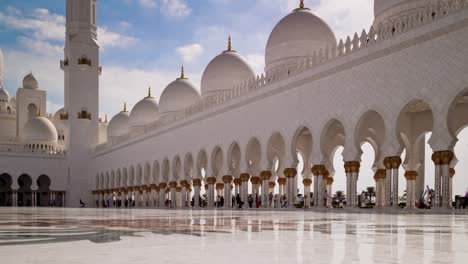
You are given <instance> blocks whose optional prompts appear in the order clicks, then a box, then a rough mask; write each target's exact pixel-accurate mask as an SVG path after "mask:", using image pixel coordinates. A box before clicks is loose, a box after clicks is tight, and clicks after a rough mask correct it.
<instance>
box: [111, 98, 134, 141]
mask: <svg viewBox="0 0 468 264" xmlns="http://www.w3.org/2000/svg"><path fill="white" fill-rule="evenodd" d="M129 121H130V114H129V113H128V111H127V104H124V109H123V111H121V112H120V113H118V114H116V115H115V116H114V117H113V118H112V119H111V121H110V122H109V125H108V127H107V137H108V138H112V137H120V136H123V135H125V134H127V133H128V131H129V126H128V125H129Z"/></svg>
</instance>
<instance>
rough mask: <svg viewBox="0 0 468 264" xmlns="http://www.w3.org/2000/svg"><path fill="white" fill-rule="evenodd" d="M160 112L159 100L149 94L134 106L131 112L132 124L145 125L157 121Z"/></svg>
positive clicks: (133, 125)
mask: <svg viewBox="0 0 468 264" xmlns="http://www.w3.org/2000/svg"><path fill="white" fill-rule="evenodd" d="M158 113H159V111H158V102H156V99H154V98H153V97H151V95H150V94H149V95H148V96H147V97H145V98H143V99H142V100H141V101H139V102H138V103H137V104H136V105H135V106H134V107H133V109H132V112H131V113H130V126H131V127H135V126H144V125H147V124H149V123H151V122H153V121H156V119H157V117H158Z"/></svg>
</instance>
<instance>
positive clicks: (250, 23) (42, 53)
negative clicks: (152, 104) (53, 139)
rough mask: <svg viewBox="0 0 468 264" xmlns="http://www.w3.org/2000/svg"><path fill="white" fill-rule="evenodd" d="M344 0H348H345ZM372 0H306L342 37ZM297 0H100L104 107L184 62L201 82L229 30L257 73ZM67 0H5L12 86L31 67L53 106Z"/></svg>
mask: <svg viewBox="0 0 468 264" xmlns="http://www.w3.org/2000/svg"><path fill="white" fill-rule="evenodd" d="M343 2H345V3H343ZM372 2H373V1H372V0H352V1H343V0H309V1H306V5H307V6H308V7H310V8H311V9H312V10H313V11H315V12H316V13H317V14H319V15H321V16H322V17H323V18H324V19H325V20H326V21H327V22H328V23H329V24H330V25H331V27H332V28H333V29H334V31H335V33H336V35H337V37H345V36H347V35H350V34H353V33H354V32H355V31H357V32H360V31H361V30H362V29H363V28H368V27H369V26H370V24H371V23H372V19H373V12H372V6H373V5H372ZM298 3H299V0H99V1H98V24H99V27H100V30H99V42H100V43H101V47H102V48H101V65H102V66H103V68H104V72H103V75H102V77H101V86H100V93H101V96H100V97H101V98H100V99H101V100H100V101H101V104H100V110H101V111H100V112H101V113H100V114H101V115H104V113H108V114H109V115H110V116H112V115H113V114H115V113H116V112H118V111H119V110H120V108H121V106H122V104H123V102H124V101H127V102H128V104H129V106H130V107H131V106H132V105H133V104H135V103H136V102H137V101H138V100H139V99H141V98H142V97H143V96H144V95H145V94H146V90H147V87H148V86H149V85H151V86H152V88H153V91H154V94H155V96H156V97H158V96H159V95H160V93H161V92H162V90H163V89H164V87H165V86H166V85H167V84H168V83H169V82H171V81H172V80H173V79H175V78H176V77H177V76H178V74H179V69H180V65H181V64H184V65H185V69H186V73H187V75H188V77H189V78H191V80H192V81H193V82H194V83H195V85H196V86H199V84H200V79H201V75H202V73H203V69H204V68H205V67H206V65H207V64H208V62H209V61H210V60H211V59H212V58H213V57H214V56H216V55H217V54H218V53H220V52H221V51H223V50H224V49H226V45H227V37H228V35H229V34H231V35H232V38H233V46H234V48H235V49H236V50H237V51H239V52H240V53H241V54H242V55H244V56H245V57H246V58H247V59H248V61H249V62H250V63H251V65H252V66H253V67H254V68H255V70H256V71H257V73H259V74H260V73H261V72H262V71H263V66H264V49H265V45H266V42H267V39H268V36H269V34H270V32H271V30H272V29H273V27H274V25H275V24H276V23H277V22H278V21H279V20H280V19H281V18H282V17H284V16H285V15H286V14H288V13H289V12H290V11H291V10H292V9H294V8H296V7H297V6H298ZM64 12H65V0H41V1H37V0H21V1H17V0H0V35H1V36H2V37H1V38H0V48H1V49H2V50H3V52H4V56H5V68H6V69H5V75H6V76H5V84H6V88H7V89H8V91H9V92H10V94H14V93H15V91H16V89H17V87H19V86H21V80H22V77H23V76H24V75H25V74H27V73H28V72H29V71H33V73H34V74H35V75H36V77H37V78H38V79H39V82H40V85H41V88H42V89H45V90H46V91H47V95H48V109H47V111H48V112H54V111H55V110H57V109H58V108H60V107H61V105H62V104H63V74H62V73H61V71H60V70H59V68H58V61H59V60H60V59H61V58H62V56H63V55H62V53H63V52H62V47H63V39H64V30H65V29H64Z"/></svg>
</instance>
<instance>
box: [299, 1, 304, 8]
mask: <svg viewBox="0 0 468 264" xmlns="http://www.w3.org/2000/svg"><path fill="white" fill-rule="evenodd" d="M299 8H300V9H304V0H301V1H300V3H299Z"/></svg>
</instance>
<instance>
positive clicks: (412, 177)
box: [405, 171, 418, 181]
mask: <svg viewBox="0 0 468 264" xmlns="http://www.w3.org/2000/svg"><path fill="white" fill-rule="evenodd" d="M417 177H418V172H417V171H406V172H405V178H406V179H407V180H409V181H412V180H416V178H417Z"/></svg>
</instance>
